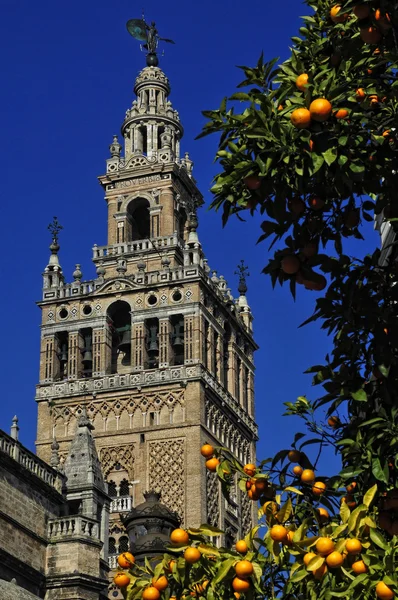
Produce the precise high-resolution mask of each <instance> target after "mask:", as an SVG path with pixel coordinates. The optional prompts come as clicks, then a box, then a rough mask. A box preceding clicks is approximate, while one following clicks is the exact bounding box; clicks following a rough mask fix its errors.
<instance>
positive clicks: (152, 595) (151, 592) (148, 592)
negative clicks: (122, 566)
mask: <svg viewBox="0 0 398 600" xmlns="http://www.w3.org/2000/svg"><path fill="white" fill-rule="evenodd" d="M142 598H143V600H159V598H160V592H159V590H158V589H156V588H155V587H153V585H150V586H148V587H147V588H145V590H144V591H143V592H142Z"/></svg>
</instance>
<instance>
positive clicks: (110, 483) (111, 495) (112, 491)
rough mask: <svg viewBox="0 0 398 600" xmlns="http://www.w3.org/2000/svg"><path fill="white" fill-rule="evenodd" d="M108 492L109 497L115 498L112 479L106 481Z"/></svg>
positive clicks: (114, 486)
mask: <svg viewBox="0 0 398 600" xmlns="http://www.w3.org/2000/svg"><path fill="white" fill-rule="evenodd" d="M108 494H109V495H110V497H111V498H116V496H117V489H116V483H115V482H114V481H112V480H111V481H108Z"/></svg>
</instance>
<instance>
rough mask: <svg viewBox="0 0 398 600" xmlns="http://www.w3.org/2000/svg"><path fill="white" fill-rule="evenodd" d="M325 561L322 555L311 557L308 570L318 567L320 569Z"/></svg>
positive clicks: (314, 569)
mask: <svg viewBox="0 0 398 600" xmlns="http://www.w3.org/2000/svg"><path fill="white" fill-rule="evenodd" d="M324 562H325V558H324V557H323V556H320V555H318V556H315V557H314V558H311V560H310V562H309V563H308V565H307V571H316V570H317V569H319V567H321V566H322V565H323V563H324Z"/></svg>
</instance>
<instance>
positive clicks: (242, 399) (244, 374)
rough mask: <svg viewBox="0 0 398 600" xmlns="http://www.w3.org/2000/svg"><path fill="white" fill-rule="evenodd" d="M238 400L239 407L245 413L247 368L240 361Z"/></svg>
mask: <svg viewBox="0 0 398 600" xmlns="http://www.w3.org/2000/svg"><path fill="white" fill-rule="evenodd" d="M239 383H240V390H239V400H240V405H241V407H242V408H243V409H244V410H245V411H246V412H247V368H246V367H245V365H244V364H243V362H242V361H241V363H240V373H239Z"/></svg>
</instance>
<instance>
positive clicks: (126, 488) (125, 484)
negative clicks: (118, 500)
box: [119, 479, 130, 496]
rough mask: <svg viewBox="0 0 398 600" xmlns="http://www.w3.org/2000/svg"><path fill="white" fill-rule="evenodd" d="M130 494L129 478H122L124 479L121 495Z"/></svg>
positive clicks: (121, 485) (120, 490)
mask: <svg viewBox="0 0 398 600" xmlns="http://www.w3.org/2000/svg"><path fill="white" fill-rule="evenodd" d="M129 495H130V488H129V482H128V481H127V479H122V481H121V482H120V487H119V496H129Z"/></svg>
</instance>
